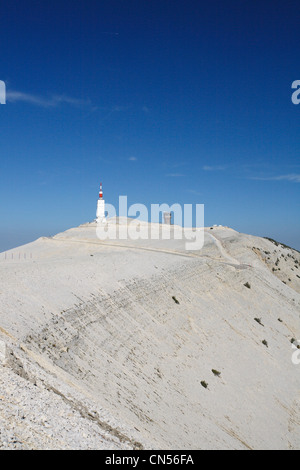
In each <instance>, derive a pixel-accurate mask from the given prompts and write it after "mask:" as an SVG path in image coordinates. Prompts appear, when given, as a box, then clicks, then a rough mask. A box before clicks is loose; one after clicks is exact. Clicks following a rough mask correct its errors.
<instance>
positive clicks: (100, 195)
mask: <svg viewBox="0 0 300 470" xmlns="http://www.w3.org/2000/svg"><path fill="white" fill-rule="evenodd" d="M102 198H103V191H102V183H100V192H99V199H102Z"/></svg>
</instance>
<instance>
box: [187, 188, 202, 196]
mask: <svg viewBox="0 0 300 470" xmlns="http://www.w3.org/2000/svg"><path fill="white" fill-rule="evenodd" d="M187 192H188V193H191V194H194V195H195V196H201V195H202V193H199V191H196V190H195V189H187Z"/></svg>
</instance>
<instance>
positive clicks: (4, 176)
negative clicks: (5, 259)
mask: <svg viewBox="0 0 300 470" xmlns="http://www.w3.org/2000/svg"><path fill="white" fill-rule="evenodd" d="M0 44H1V61H0V80H3V81H5V82H6V86H7V104H6V105H1V106H0V135H1V138H0V162H1V163H0V191H1V205H0V221H1V228H0V251H3V250H5V249H8V248H11V247H14V246H17V245H20V244H22V243H25V242H28V241H31V240H33V239H35V238H37V237H38V236H42V235H46V236H47V235H53V234H55V233H57V232H59V231H62V230H65V229H67V228H69V227H72V226H77V225H79V224H81V223H84V222H87V221H90V220H93V219H94V217H95V211H96V201H97V197H98V188H99V182H100V181H102V182H103V185H104V194H105V199H106V201H107V202H110V203H112V204H115V205H117V202H118V196H119V195H127V196H128V202H129V204H132V203H136V202H139V203H145V204H146V205H147V206H148V207H149V205H150V204H151V203H162V202H165V203H168V204H173V203H180V204H184V203H193V204H196V203H203V204H205V225H206V226H209V225H212V224H224V225H228V226H231V227H232V228H234V229H236V230H238V231H241V232H246V233H251V234H254V235H260V236H270V237H272V238H275V239H278V240H279V241H282V242H284V243H286V244H289V245H291V246H293V247H295V248H298V249H300V218H299V213H300V204H299V203H300V197H299V196H300V159H299V147H300V146H299V139H300V135H299V124H300V105H298V106H296V105H294V104H293V103H292V101H291V95H292V89H291V84H292V82H293V81H294V80H300V68H299V59H300V58H299V55H300V53H299V44H300V3H299V1H298V0H295V1H289V0H284V1H277V0H272V1H270V0H263V1H262V0H244V1H241V0H227V1H226V0H224V1H221V0H218V1H216V0H209V1H201V0H197V1H196V0H194V1H191V0H147V1H146V0H123V1H122V0H76V1H74V0H59V1H57V0H52V1H48V2H46V1H45V2H44V1H33V0H27V1H16V0H9V1H8V2H2V4H1V6H0Z"/></svg>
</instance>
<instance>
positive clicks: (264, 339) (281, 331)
mask: <svg viewBox="0 0 300 470" xmlns="http://www.w3.org/2000/svg"><path fill="white" fill-rule="evenodd" d="M21 249H22V250H23V251H24V250H27V252H28V253H31V256H27V257H26V260H25V258H24V257H23V258H22V259H21V258H20V259H19V258H18V256H16V255H15V256H14V258H13V259H12V257H11V252H8V253H7V254H6V256H5V255H4V254H2V255H1V256H2V258H1V260H0V268H1V274H0V281H1V289H0V290H1V293H0V301H1V303H0V305H1V307H0V309H1V310H0V312H1V314H0V340H1V341H2V343H5V345H6V346H7V348H8V349H7V351H8V352H7V351H6V352H5V353H2V363H3V364H4V365H5V370H6V374H8V371H10V373H11V374H12V372H14V374H17V377H18V379H17V380H19V381H21V382H20V384H21V385H20V384H19V385H18V386H19V387H22V383H23V384H24V383H26V384H27V385H26V387H29V389H28V391H27V392H28V394H29V395H30V394H32V396H34V399H35V400H37V401H38V400H39V395H38V393H37V390H39V391H40V396H41V400H42V399H43V398H42V397H43V396H44V395H43V394H45V393H47V397H48V398H47V399H48V400H49V413H50V409H52V408H51V407H52V406H54V405H52V401H51V400H53V402H54V401H55V407H56V408H57V409H58V410H60V407H61V415H62V416H63V417H64V418H63V419H65V414H67V412H66V413H65V412H64V410H65V407H68V409H71V410H72V420H74V424H73V426H75V427H76V426H77V427H78V429H79V430H82V431H80V432H81V433H82V434H81V441H80V442H81V444H80V445H82V446H83V447H86V448H89V446H90V447H93V448H95V447H97V446H98V448H109V447H111V448H124V449H125V448H137V449H138V448H156V449H159V448H161V449H166V448H170V449H171V448H173V449H195V448H199V449H223V448H224V449H246V448H253V449H262V448H266V449H272V448H273V449H276V448H283V449H288V448H294V449H295V448H299V447H300V431H299V429H300V427H299V424H300V414H299V403H300V401H299V397H300V393H299V392H300V378H299V377H300V374H299V373H297V368H298V367H300V365H295V364H293V363H292V354H293V349H292V347H291V346H292V344H291V338H295V339H300V321H299V314H300V308H299V305H300V295H299V293H298V292H299V291H300V289H299V286H300V282H299V281H300V278H299V280H298V281H297V279H298V278H297V277H296V276H294V278H293V280H292V281H291V285H292V287H293V288H292V287H290V286H289V285H288V281H287V284H284V283H283V282H282V279H279V278H278V277H277V276H276V275H275V274H276V273H274V271H273V270H272V266H271V265H270V263H269V261H270V260H267V261H266V260H265V259H264V256H262V253H264V252H271V251H274V249H276V250H278V251H277V253H276V259H277V256H280V257H281V255H282V254H284V257H285V258H287V259H288V260H289V261H290V259H291V257H293V262H294V263H295V265H297V264H298V263H296V261H295V260H298V262H299V261H300V255H299V253H297V252H294V251H292V250H290V251H289V252H287V251H286V250H288V249H287V248H284V247H280V246H279V247H274V245H273V244H272V242H270V241H268V240H265V239H260V238H257V237H251V236H249V235H244V234H239V233H237V232H235V231H233V230H231V229H228V228H223V227H222V228H221V227H218V228H215V229H213V230H209V229H207V230H205V245H204V248H203V250H201V251H198V252H187V251H185V250H184V248H183V245H182V244H180V242H178V241H177V240H170V241H163V242H161V241H156V242H154V241H153V242H151V241H149V240H147V241H145V242H143V241H141V240H139V241H137V242H134V241H124V240H123V241H122V242H121V241H118V242H117V241H115V242H104V243H100V242H99V240H97V238H96V236H95V226H94V225H93V224H87V225H83V226H81V227H78V228H76V229H72V230H70V231H67V232H65V233H63V234H59V235H58V236H56V237H54V238H53V239H40V240H38V241H36V242H34V243H33V244H30V245H27V246H26V247H22V248H21ZM21 249H20V250H21ZM288 254H290V255H291V256H288ZM274 256H275V253H274ZM282 258H283V257H282ZM270 259H271V257H270ZM289 269H290V265H289V263H288V262H287V264H286V265H284V262H283V261H282V268H281V275H282V276H285V275H286V276H290V273H289ZM295 269H296V268H295ZM246 285H247V287H246ZM174 299H175V300H176V301H175V300H174ZM278 319H280V320H281V321H278ZM258 320H259V321H258ZM266 343H267V344H268V347H266V346H265V344H266ZM3 350H4V349H3V348H2V349H1V351H3ZM4 356H5V357H4ZM10 377H11V376H8V375H7V376H6V381H7V384H6V388H7V390H9V387H10V380H11V378H10ZM30 387H31V388H30ZM27 392H26V393H27ZM50 405H51V406H50ZM2 406H3V405H2ZM0 408H1V404H0ZM28 413H29V414H30V406H29V405H28ZM11 414H13V411H11ZM77 415H78V416H77ZM62 416H59V413H58V416H57V421H55V422H53V421H51V423H52V424H51V425H50V429H51V431H52V433H53V438H52V440H51V439H50V440H48V441H47V440H46V438H44V437H43V438H41V439H40V441H39V443H37V444H36V446H37V447H40V448H45V447H46V446H48V447H52V448H78V447H79V444H78V441H77V440H76V439H73V440H72V438H71V437H70V433H67V435H68V438H67V437H64V439H65V440H63V439H62V438H61V439H58V436H60V433H62V430H61V427H60V423H61V422H62ZM15 420H16V422H17V412H16V417H15ZM89 422H91V423H92V424H93V426H94V428H93V432H95V433H96V434H95V436H96V435H97V432H98V433H99V436H101V439H99V440H98V441H97V442H98V443H97V444H96V439H95V440H93V439H94V437H93V439H92V438H89V436H88V435H87V437H84V435H85V433H86V432H85V431H84V430H83V429H85V426H86V425H87V423H89ZM72 423H73V422H72ZM22 425H23V423H22ZM12 426H13V425H12ZM20 426H21V425H20V423H18V429H20ZM30 426H31V427H30ZM0 427H1V425H0ZM32 427H33V424H32V425H31V424H30V420H29V421H28V426H27V428H26V432H25V431H23V434H22V433H21V435H22V436H23V437H22V439H21V440H19V441H20V443H19V446H20V448H26V447H30V439H29V438H28V437H27V436H28V433H29V431H28V429H31V428H32ZM13 429H14V428H13ZM22 429H23V428H22ZM31 431H32V430H31ZM32 432H33V431H32ZM36 432H37V434H36V435H38V431H36ZM43 432H44V429H41V431H40V433H41V436H44V434H43ZM0 439H1V438H0ZM37 441H38V439H37ZM0 442H1V441H0ZM34 442H35V441H34ZM64 442H65V444H64ZM91 442H92V445H91ZM7 447H10V444H9V442H8V444H7Z"/></svg>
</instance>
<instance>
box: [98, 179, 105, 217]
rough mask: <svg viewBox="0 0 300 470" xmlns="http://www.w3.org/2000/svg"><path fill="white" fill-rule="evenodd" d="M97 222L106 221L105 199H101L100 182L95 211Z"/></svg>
mask: <svg viewBox="0 0 300 470" xmlns="http://www.w3.org/2000/svg"><path fill="white" fill-rule="evenodd" d="M96 217H97V222H98V223H103V222H106V219H105V201H104V199H103V191H102V183H100V191H99V199H98V203H97V212H96Z"/></svg>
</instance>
